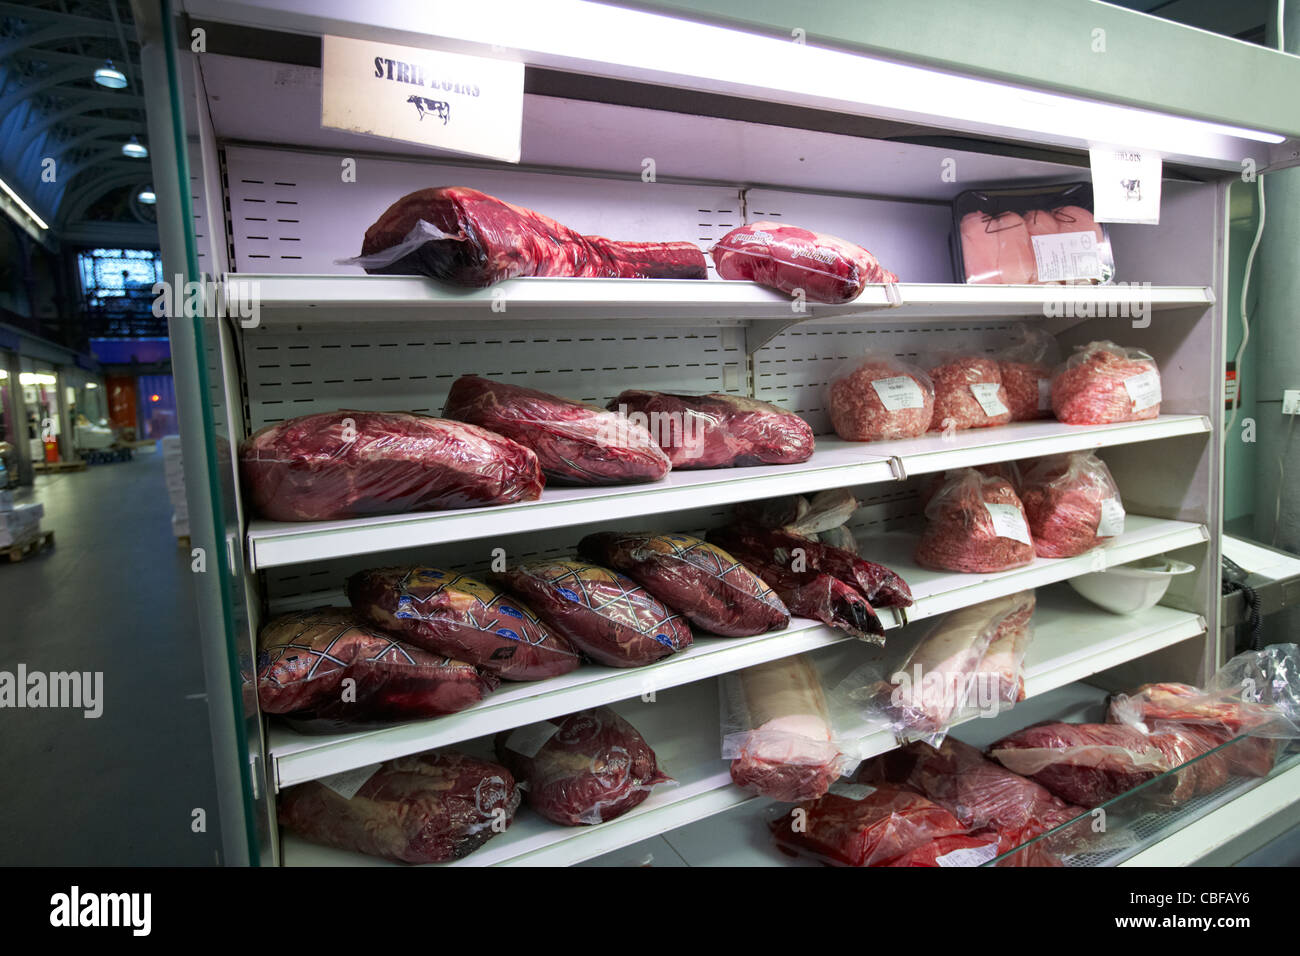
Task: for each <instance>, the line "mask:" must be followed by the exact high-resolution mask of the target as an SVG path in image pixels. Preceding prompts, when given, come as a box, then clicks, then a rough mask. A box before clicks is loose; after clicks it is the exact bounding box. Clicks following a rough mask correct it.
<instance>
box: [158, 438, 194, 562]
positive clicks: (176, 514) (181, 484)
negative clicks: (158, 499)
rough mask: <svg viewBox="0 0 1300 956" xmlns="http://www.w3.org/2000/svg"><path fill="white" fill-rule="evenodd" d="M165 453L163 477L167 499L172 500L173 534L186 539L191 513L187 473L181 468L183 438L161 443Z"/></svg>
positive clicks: (170, 439)
mask: <svg viewBox="0 0 1300 956" xmlns="http://www.w3.org/2000/svg"><path fill="white" fill-rule="evenodd" d="M160 444H161V445H162V453H163V476H164V478H165V480H166V482H167V497H169V498H170V499H171V500H172V533H173V534H175V535H176V537H178V538H181V537H186V536H188V535H189V533H190V511H189V505H188V504H187V503H186V501H185V472H184V469H183V468H182V466H181V438H180V436H179V435H168V436H167V437H166V438H163V439H162V441H161V442H160Z"/></svg>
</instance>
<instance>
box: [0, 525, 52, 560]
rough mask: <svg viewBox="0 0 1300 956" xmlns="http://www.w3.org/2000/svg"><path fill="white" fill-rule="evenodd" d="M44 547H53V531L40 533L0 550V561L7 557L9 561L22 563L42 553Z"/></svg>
mask: <svg viewBox="0 0 1300 956" xmlns="http://www.w3.org/2000/svg"><path fill="white" fill-rule="evenodd" d="M46 545H49V546H50V547H51V548H52V547H54V532H53V531H41V532H38V533H37V535H36V537H34V538H28V539H27V540H26V541H20V542H19V543H18V544H13V545H10V546H9V547H7V548H0V559H3V558H5V557H8V558H9V560H10V561H22V560H23V559H25V558H30V557H33V556H34V555H36V554H38V553H39V552H41V551H43V550H44V549H45V546H46Z"/></svg>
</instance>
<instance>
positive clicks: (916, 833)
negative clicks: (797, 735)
mask: <svg viewBox="0 0 1300 956" xmlns="http://www.w3.org/2000/svg"><path fill="white" fill-rule="evenodd" d="M771 827H772V833H773V836H774V837H775V839H776V845H777V847H778V848H779V849H781V850H783V851H785V852H787V853H790V854H791V855H798V856H808V857H812V858H813V859H816V860H820V861H821V862H823V863H826V864H829V865H831V866H890V865H892V864H893V862H894V861H895V860H898V859H899V858H900V857H905V856H906V855H907V854H909V853H911V852H913V851H915V850H919V849H920V848H921V847H923V846H925V845H926V844H929V843H931V842H933V841H935V840H942V839H944V838H945V837H957V836H965V835H967V834H966V827H964V826H962V824H961V822H960V821H959V820H958V819H957V818H956V817H954V816H953V815H952V814H951V813H949V812H948V811H947V810H945V809H944V808H943V807H941V806H939V805H938V804H936V803H932V802H931V801H929V800H927V799H926V798H925V797H923V796H921V795H920V794H919V793H914V792H913V791H911V790H907V789H904V788H902V787H895V786H892V785H890V784H881V785H879V786H870V785H867V784H838V785H836V787H835V788H834V789H832V791H831V792H829V793H827V794H826V795H825V796H823V797H821V798H820V799H817V800H814V801H810V802H805V803H800V804H799V805H798V806H797V807H795V808H794V809H793V810H791V811H790V812H788V813H785V814H783V815H782V816H780V817H778V818H777V819H775V820H773V821H772V824H771ZM994 842H996V840H995V841H994ZM989 859H992V857H991V856H990V857H989Z"/></svg>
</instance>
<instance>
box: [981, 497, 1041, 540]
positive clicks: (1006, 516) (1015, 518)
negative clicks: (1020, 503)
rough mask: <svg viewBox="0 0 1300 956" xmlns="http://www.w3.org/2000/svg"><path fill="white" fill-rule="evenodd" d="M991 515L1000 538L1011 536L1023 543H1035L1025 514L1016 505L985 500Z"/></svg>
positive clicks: (995, 530) (1012, 538)
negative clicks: (1030, 534)
mask: <svg viewBox="0 0 1300 956" xmlns="http://www.w3.org/2000/svg"><path fill="white" fill-rule="evenodd" d="M984 507H985V508H986V509H988V513H989V517H990V518H992V519H993V530H994V532H995V533H996V534H997V536H998V537H999V538H1010V539H1011V540H1012V541H1019V542H1021V543H1022V544H1033V543H1034V542H1033V539H1032V538H1030V537H1029V526H1028V525H1027V524H1025V516H1024V514H1022V513H1021V511H1020V509H1019V508H1017V507H1016V506H1015V505H995V504H990V503H989V502H987V501H986V502H984Z"/></svg>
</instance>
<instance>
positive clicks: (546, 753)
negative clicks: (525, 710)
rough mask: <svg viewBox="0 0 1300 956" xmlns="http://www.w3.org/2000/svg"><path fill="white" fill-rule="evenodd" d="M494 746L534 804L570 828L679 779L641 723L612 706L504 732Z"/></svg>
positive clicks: (607, 815)
mask: <svg viewBox="0 0 1300 956" xmlns="http://www.w3.org/2000/svg"><path fill="white" fill-rule="evenodd" d="M495 746H496V754H497V759H498V760H500V761H501V762H502V763H503V764H505V765H506V766H507V767H508V768H510V771H511V773H513V774H514V775H515V778H516V779H517V780H518V781H519V783H520V785H521V786H522V787H523V790H524V797H525V799H526V800H527V802H528V805H529V806H530V807H532V808H533V809H534V810H536V811H537V812H538V813H540V814H541V815H542V816H544V817H546V819H548V820H550V821H552V822H553V823H558V824H560V825H562V826H566V827H576V826H583V825H592V824H596V823H604V822H605V821H606V820H613V819H614V818H615V817H619V816H622V815H623V814H624V813H627V812H628V811H629V810H631V809H632V808H633V807H635V806H637V805H638V804H640V803H641V802H642V801H644V800H645V798H646V797H648V796H650V791H651V790H652V789H654V788H655V787H657V786H660V785H661V784H665V783H670V782H672V778H671V777H669V776H667V775H666V774H664V773H663V772H662V771H661V770H660V769H659V764H658V761H657V760H656V758H655V752H654V751H653V750H651V749H650V745H649V744H647V743H646V742H645V739H644V738H643V737H642V736H641V735H640V734H639V733H637V731H636V728H634V727H633V726H632V725H631V724H629V723H628V722H627V721H626V720H624V719H623V718H622V717H620V716H619V715H618V714H616V713H614V711H612V710H610V709H609V708H608V707H596V708H593V709H592V710H583V711H579V712H578V713H576V714H569V715H568V716H565V717H552V718H550V719H549V720H544V721H541V722H540V723H536V724H530V725H528V726H527V727H519V728H516V729H515V730H506V731H502V732H501V733H499V734H497V736H496V745H495Z"/></svg>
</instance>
